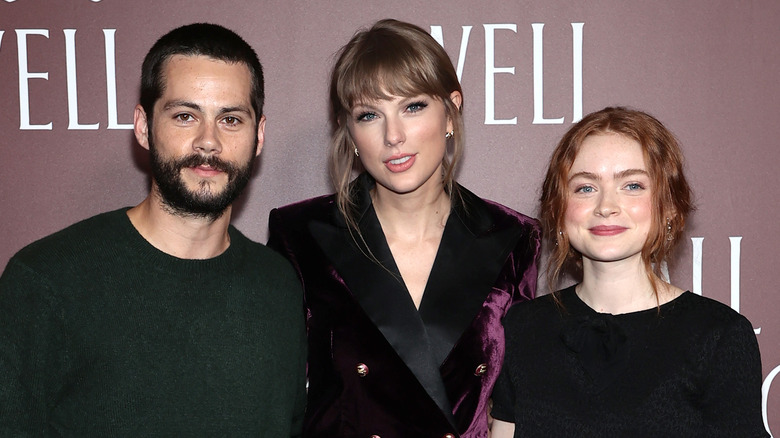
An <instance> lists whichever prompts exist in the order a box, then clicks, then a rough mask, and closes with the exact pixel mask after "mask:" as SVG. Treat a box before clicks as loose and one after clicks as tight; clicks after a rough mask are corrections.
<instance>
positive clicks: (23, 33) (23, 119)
mask: <svg viewBox="0 0 780 438" xmlns="http://www.w3.org/2000/svg"><path fill="white" fill-rule="evenodd" d="M27 35H43V36H45V37H46V38H49V31H48V30H46V29H16V38H17V41H16V44H17V48H18V52H19V54H18V60H19V129H22V130H31V129H42V130H51V129H52V123H51V122H49V123H47V124H45V125H33V124H31V123H30V90H29V80H30V79H45V80H47V81H48V80H49V73H48V72H44V73H30V72H28V71H27Z"/></svg>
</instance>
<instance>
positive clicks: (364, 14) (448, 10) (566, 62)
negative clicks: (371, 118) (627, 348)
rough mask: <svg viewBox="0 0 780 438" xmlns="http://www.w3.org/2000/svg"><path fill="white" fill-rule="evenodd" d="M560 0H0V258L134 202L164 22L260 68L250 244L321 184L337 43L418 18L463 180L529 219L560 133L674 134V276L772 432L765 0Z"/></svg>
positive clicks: (771, 31) (247, 199) (143, 183)
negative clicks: (140, 111)
mask: <svg viewBox="0 0 780 438" xmlns="http://www.w3.org/2000/svg"><path fill="white" fill-rule="evenodd" d="M573 3H575V2H570V1H565V0H544V1H521V2H517V1H490V0H487V1H479V2H476V1H468V0H453V1H448V2H443V1H442V2H422V1H419V0H399V1H397V2H392V4H391V5H389V4H386V3H384V2H366V1H353V0H347V1H341V2H336V3H333V2H295V1H292V2H291V1H286V0H267V1H264V2H254V1H250V0H244V1H238V0H228V1H223V2H218V3H216V2H205V1H183V0H170V1H167V2H156V1H151V0H134V1H133V2H118V1H108V0H106V1H100V0H91V1H90V0H70V1H67V2H51V1H44V0H0V98H1V100H0V153H1V154H0V156H1V157H2V166H1V167H0V169H2V170H0V172H2V180H1V182H2V184H0V205H2V209H1V210H0V220H2V224H3V226H2V228H0V242H1V243H0V266H4V265H5V263H6V262H7V260H8V258H10V257H11V255H13V253H14V252H15V251H17V250H18V249H19V248H21V247H22V246H24V245H26V244H28V243H30V242H31V241H33V240H35V239H38V238H40V237H42V236H44V235H46V234H49V233H51V232H53V231H56V230H58V229H60V228H63V227H65V226H67V225H68V224H70V223H73V222H75V221H77V220H80V219H83V218H86V217H88V216H91V215H93V214H96V213H98V212H102V211H106V210H109V209H114V208H118V207H122V206H127V205H135V204H136V203H138V202H139V201H140V200H141V199H142V198H143V197H144V196H145V194H146V193H147V190H148V178H147V176H146V166H147V164H146V159H145V155H144V153H143V151H142V150H141V149H140V147H139V146H138V145H137V144H136V143H135V140H134V138H133V135H132V132H131V130H130V123H131V122H132V109H133V107H134V105H135V103H136V102H137V95H138V82H139V71H140V64H141V60H142V58H143V56H144V54H145V53H146V51H147V50H148V48H149V47H150V46H151V45H152V43H153V42H154V41H155V40H156V38H157V37H159V36H160V35H161V34H163V33H164V32H166V31H168V30H169V29H171V28H173V27H176V26H178V25H181V24H185V23H189V22H194V21H210V22H216V23H219V24H222V25H225V26H227V27H230V28H232V29H234V30H236V31H237V32H238V33H240V34H241V35H243V36H244V37H245V39H246V40H247V41H248V42H249V43H250V44H252V45H253V46H254V47H255V48H256V50H257V51H258V54H259V55H260V58H261V61H262V62H263V64H264V66H265V69H266V87H267V105H266V114H267V117H268V124H267V137H266V138H267V141H266V146H265V149H264V150H263V153H262V155H261V160H260V163H259V166H258V169H257V172H256V175H255V178H254V179H253V181H252V183H251V185H250V188H249V190H248V192H247V194H246V196H244V198H243V199H242V201H241V202H240V203H239V205H238V209H237V214H236V216H235V223H236V224H237V226H238V227H239V228H241V229H242V230H243V231H244V232H245V233H246V234H247V235H249V236H250V237H252V238H254V239H256V240H259V241H265V239H266V233H267V228H266V227H267V215H268V211H269V210H270V209H271V208H272V207H274V206H279V205H283V204H287V203H290V202H293V201H297V200H300V199H303V198H307V197H311V196H315V195H319V194H323V193H327V192H330V191H331V189H330V187H329V184H328V180H327V175H326V165H325V155H326V152H325V151H326V144H327V137H328V129H329V127H328V119H327V97H326V96H327V92H326V91H327V76H328V71H329V68H330V66H331V65H332V62H333V55H334V52H335V51H336V50H337V49H338V48H339V47H340V46H341V45H342V44H344V43H345V42H346V41H347V40H348V39H349V37H350V36H351V35H352V34H353V33H354V31H355V30H356V29H358V28H359V27H363V26H366V25H369V24H370V23H372V22H373V21H375V20H376V19H379V18H385V17H394V18H398V19H402V20H407V21H411V22H414V23H416V24H418V25H420V26H422V27H424V28H426V29H430V30H431V32H432V34H433V35H434V36H436V37H437V38H438V39H439V40H440V41H441V42H442V43H443V44H444V47H445V48H446V49H447V51H448V52H449V53H450V56H451V57H452V59H453V62H455V63H456V66H457V67H458V68H459V69H460V70H461V71H462V76H461V82H462V84H463V88H464V93H465V116H466V126H467V138H468V141H467V143H468V145H467V150H466V156H465V160H464V164H463V166H462V168H461V169H460V172H459V179H460V181H461V182H462V183H463V184H464V185H466V186H467V187H469V188H470V189H472V190H473V191H475V192H476V193H477V194H479V195H482V196H484V197H487V198H491V199H494V200H497V201H499V202H502V203H504V204H507V205H509V206H511V207H513V208H516V209H518V210H519V211H522V212H525V213H528V214H532V215H535V214H536V199H537V197H538V193H539V184H540V181H541V178H542V173H543V169H544V167H545V165H546V160H547V159H548V157H549V154H550V152H551V150H552V148H553V147H554V145H555V143H556V141H557V139H559V138H560V136H561V135H562V134H563V132H564V131H565V130H566V129H567V128H568V127H569V126H570V125H571V123H572V122H573V121H576V120H577V119H578V118H579V117H581V115H582V114H583V113H588V112H591V111H594V110H598V109H601V108H602V107H604V106H606V105H616V104H617V105H628V106H633V107H636V108H639V109H643V110H646V111H648V112H650V113H652V114H654V115H655V116H657V117H658V118H659V119H661V120H662V121H664V122H665V123H666V124H667V126H669V127H670V128H671V129H672V130H673V131H674V132H675V133H676V134H677V136H678V137H679V138H680V139H681V141H682V143H683V147H684V151H685V154H686V156H687V159H688V171H689V176H690V179H691V181H692V184H693V187H694V190H695V192H696V200H697V206H698V211H697V212H696V213H695V215H694V218H693V220H692V222H691V225H690V228H689V230H688V232H687V234H686V236H685V241H684V242H682V243H683V244H682V245H681V246H682V248H681V250H680V251H679V254H678V255H677V257H676V259H675V260H673V263H672V264H671V271H672V275H671V277H672V280H673V282H674V283H676V284H678V285H680V286H681V287H684V288H689V289H691V290H694V291H696V292H698V293H702V294H703V295H705V296H708V297H712V298H715V299H717V300H720V301H722V302H724V303H727V304H729V305H731V306H732V307H734V308H736V309H737V310H739V311H740V312H741V313H742V314H744V315H746V316H747V317H748V318H749V319H750V320H751V321H752V323H753V325H754V327H755V329H756V331H757V333H758V340H759V343H760V347H761V354H762V360H763V372H764V379H765V382H764V416H765V421H766V425H767V427H768V429H769V430H770V431H771V432H773V433H774V434H775V435H776V436H777V435H778V434H780V378H776V376H777V374H779V373H780V348H778V346H779V345H780V318H778V312H780V294H778V293H776V292H775V291H774V287H775V285H774V280H773V273H774V270H775V269H777V268H778V264H777V262H776V261H775V258H774V256H773V254H774V249H775V248H776V247H778V246H779V245H780V233H778V231H780V227H778V225H777V221H776V217H777V215H778V213H780V206H779V205H778V198H779V197H778V195H777V192H775V190H774V184H773V182H772V179H771V178H772V177H773V175H775V174H776V173H777V172H776V169H775V168H776V167H777V164H778V163H780V149H779V148H778V144H777V140H776V139H777V138H780V124H778V122H777V117H778V113H779V112H780V111H778V110H780V104H779V103H778V102H780V99H779V98H780V85H778V80H777V77H778V73H780V68H778V67H780V45H778V44H777V42H778V41H780V27H779V26H778V25H777V23H778V22H780V3H778V2H776V1H774V0H755V1H750V2H733V1H707V0H691V1H686V2H679V1H676V0H661V1H656V2H641V3H640V2H626V1H622V0H598V1H589V2H576V3H577V4H573ZM767 192H768V193H767ZM773 382H774V383H773Z"/></svg>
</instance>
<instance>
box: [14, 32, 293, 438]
mask: <svg viewBox="0 0 780 438" xmlns="http://www.w3.org/2000/svg"><path fill="white" fill-rule="evenodd" d="M263 99H264V91H263V72H262V67H261V65H260V62H259V60H258V59H257V55H256V54H255V52H254V50H253V49H252V48H251V47H250V46H249V45H248V44H247V43H246V42H245V41H244V40H243V39H241V37H239V36H238V35H236V34H235V33H233V32H232V31H230V30H228V29H225V28H223V27H221V26H216V25H211V24H193V25H188V26H183V27H180V28H177V29H174V30H173V31H171V32H169V33H168V34H166V35H164V36H163V37H162V38H160V39H159V40H158V41H157V42H156V43H155V44H154V46H153V47H152V49H151V50H150V51H149V53H148V54H147V56H146V58H145V60H144V62H143V67H142V77H141V99H140V101H141V103H140V104H139V105H138V106H137V107H136V108H135V113H134V131H135V136H136V139H137V140H138V143H139V144H140V145H141V146H142V147H144V148H145V149H148V150H149V154H150V162H151V169H152V183H151V190H150V192H149V195H148V196H147V197H146V199H144V200H143V201H142V202H141V203H140V204H138V205H137V206H135V207H132V208H123V209H120V210H117V211H112V212H108V213H103V214H100V215H97V216H95V217H92V218H89V219H86V220H84V221H82V222H80V223H77V224H75V225H72V226H70V227H68V228H66V229H64V230H62V231H60V232H58V233H55V234H53V235H51V236H48V237H45V238H43V239H41V240H39V241H37V242H35V243H33V244H31V245H29V246H28V247H26V248H24V249H22V250H21V251H19V253H17V254H16V255H15V256H14V257H13V258H12V259H11V260H10V261H9V263H8V265H7V267H6V269H5V271H4V272H3V274H2V277H0V436H33V435H34V436H78V437H86V436H96V437H97V436H99V437H106V436H133V437H137V436H217V435H219V436H263V437H283V436H296V435H298V434H300V420H301V416H302V414H303V404H304V400H305V360H306V357H305V334H304V322H303V313H302V302H301V300H302V294H301V286H300V282H299V281H298V279H297V277H296V275H295V273H294V271H293V269H292V267H291V266H290V265H289V264H288V262H286V261H285V260H284V259H283V258H282V257H281V256H278V255H276V253H274V252H272V251H271V250H269V249H267V248H266V247H265V246H263V245H260V244H258V243H255V242H252V241H250V240H249V239H247V238H246V237H245V236H244V235H243V234H241V233H240V232H239V231H238V230H237V229H235V228H234V227H233V226H231V225H230V216H231V205H232V203H233V201H234V200H235V199H236V197H237V196H238V195H239V193H240V192H241V191H242V189H243V188H244V187H245V186H246V184H247V182H248V181H249V178H250V175H251V173H252V164H253V161H254V159H255V158H256V157H257V156H258V155H259V154H260V151H261V149H262V146H263V139H264V133H265V116H264V115H263Z"/></svg>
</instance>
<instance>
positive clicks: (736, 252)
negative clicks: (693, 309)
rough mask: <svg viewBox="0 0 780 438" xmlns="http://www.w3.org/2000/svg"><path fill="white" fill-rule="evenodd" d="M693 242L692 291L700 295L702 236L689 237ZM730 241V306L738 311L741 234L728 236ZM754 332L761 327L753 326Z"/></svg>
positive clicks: (759, 331)
mask: <svg viewBox="0 0 780 438" xmlns="http://www.w3.org/2000/svg"><path fill="white" fill-rule="evenodd" d="M691 242H692V243H693V270H692V271H693V272H692V274H693V292H694V293H695V294H697V295H701V294H702V293H701V290H702V289H701V279H702V275H701V271H702V258H703V257H702V253H703V251H702V246H703V245H702V243H703V242H704V238H703V237H691ZM729 242H730V243H731V260H730V261H731V308H732V309H734V310H735V311H737V312H739V307H740V306H739V305H740V291H739V283H740V264H741V262H740V257H741V242H742V236H736V237H729ZM753 331H754V332H755V334H757V335H759V334H761V327H758V328H754V329H753Z"/></svg>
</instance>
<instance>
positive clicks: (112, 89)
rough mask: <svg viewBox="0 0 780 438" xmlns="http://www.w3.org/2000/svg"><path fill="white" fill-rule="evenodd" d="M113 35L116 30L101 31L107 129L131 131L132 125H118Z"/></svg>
mask: <svg viewBox="0 0 780 438" xmlns="http://www.w3.org/2000/svg"><path fill="white" fill-rule="evenodd" d="M93 1H94V0H93ZM115 33H116V29H103V36H104V39H105V41H106V93H107V99H108V102H107V105H108V129H133V124H132V123H125V124H120V123H119V115H118V111H117V98H116V43H115V39H114V34H115Z"/></svg>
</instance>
